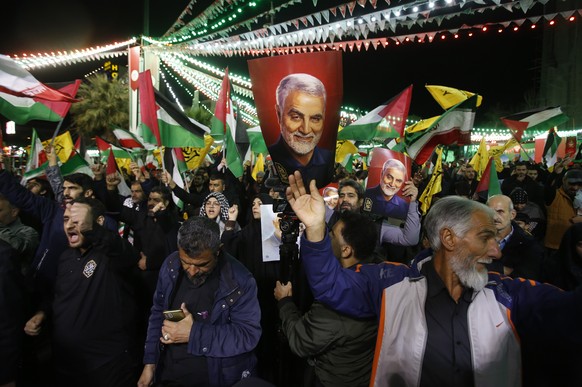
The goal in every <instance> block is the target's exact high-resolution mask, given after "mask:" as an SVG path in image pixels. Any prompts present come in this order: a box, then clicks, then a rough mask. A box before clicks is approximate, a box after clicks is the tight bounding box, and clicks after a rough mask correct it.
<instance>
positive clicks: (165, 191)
mask: <svg viewBox="0 0 582 387" xmlns="http://www.w3.org/2000/svg"><path fill="white" fill-rule="evenodd" d="M154 192H155V193H158V194H160V196H161V197H162V200H164V201H167V202H168V206H167V208H172V207H173V206H174V201H173V200H172V191H170V189H169V188H168V187H166V186H163V185H156V186H154V187H153V188H152V189H151V191H150V193H154ZM148 196H149V195H148Z"/></svg>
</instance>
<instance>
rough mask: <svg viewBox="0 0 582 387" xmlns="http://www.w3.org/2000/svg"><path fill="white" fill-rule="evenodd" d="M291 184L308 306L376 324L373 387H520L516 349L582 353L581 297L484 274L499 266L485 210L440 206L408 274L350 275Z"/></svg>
mask: <svg viewBox="0 0 582 387" xmlns="http://www.w3.org/2000/svg"><path fill="white" fill-rule="evenodd" d="M289 182H290V187H289V188H288V189H287V200H288V201H289V203H290V204H291V206H292V208H293V211H294V212H295V214H296V215H297V216H298V217H299V219H300V220H301V221H302V222H303V223H304V224H305V233H304V236H303V237H302V241H301V254H302V262H303V265H304V268H305V272H306V275H307V278H308V281H309V284H310V286H311V288H312V291H313V295H314V297H315V298H316V299H317V300H319V301H321V302H323V303H325V304H327V305H328V306H330V307H332V308H334V309H335V310H337V311H339V312H342V313H346V314H348V315H351V316H354V317H360V318H363V317H369V316H374V315H375V316H378V318H379V321H380V324H379V330H378V342H377V346H376V354H375V358H374V365H373V370H372V379H371V383H370V385H374V386H394V385H398V386H401V385H407V386H494V385H503V386H520V385H522V375H523V374H522V364H521V345H523V344H524V343H527V342H535V343H539V344H540V345H544V344H548V343H554V349H555V347H556V345H555V343H558V344H561V345H562V347H564V348H569V347H574V346H577V347H579V346H580V345H581V344H582V328H581V327H582V292H581V291H582V289H577V291H575V292H563V291H561V290H559V289H557V288H555V287H553V286H549V285H542V284H539V283H537V282H535V281H531V280H529V281H528V280H523V279H511V278H509V277H503V276H500V275H499V274H496V273H487V269H486V265H487V264H489V263H491V262H492V261H493V260H494V259H498V258H499V257H500V251H499V245H498V243H497V241H496V235H497V229H496V227H495V222H494V219H495V214H494V212H493V210H491V209H490V208H488V207H487V206H485V205H483V204H481V203H478V202H476V201H471V200H468V199H464V198H460V197H455V196H451V197H446V198H443V199H441V200H439V201H438V202H437V203H435V204H434V206H433V208H431V210H430V212H429V214H428V215H427V217H426V219H425V222H424V227H425V233H426V235H427V237H428V240H429V243H430V246H431V250H429V251H425V252H422V253H421V254H419V256H417V257H416V258H415V259H414V261H413V262H412V265H411V267H408V266H406V265H400V264H394V263H389V262H387V263H382V264H378V265H363V266H362V267H360V270H358V271H356V272H354V271H350V270H345V269H342V267H341V266H340V265H339V263H338V262H337V260H336V259H335V258H334V255H333V252H332V248H331V243H330V238H329V236H328V235H327V232H326V231H327V230H326V225H325V204H324V203H323V199H322V197H321V195H319V193H318V191H317V187H316V186H315V182H314V181H312V182H311V187H310V192H311V193H310V194H307V193H306V188H305V186H304V184H303V181H302V179H301V174H300V173H295V175H294V176H292V177H290V179H289ZM556 353H559V352H556ZM523 371H524V372H523V373H524V374H525V373H526V372H527V371H528V370H527V369H523ZM565 371H567V370H564V372H565ZM561 382H562V381H557V382H556V384H560V385H562V384H563V383H561Z"/></svg>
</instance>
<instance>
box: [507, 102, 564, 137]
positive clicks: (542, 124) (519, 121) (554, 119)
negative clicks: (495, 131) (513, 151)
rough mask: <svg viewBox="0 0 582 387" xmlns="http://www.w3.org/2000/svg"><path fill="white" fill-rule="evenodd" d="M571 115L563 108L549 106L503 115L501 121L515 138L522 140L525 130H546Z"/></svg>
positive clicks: (561, 122)
mask: <svg viewBox="0 0 582 387" xmlns="http://www.w3.org/2000/svg"><path fill="white" fill-rule="evenodd" d="M568 119H569V117H568V116H567V115H565V114H564V113H563V112H562V108H561V107H559V106H557V107H547V108H540V109H535V110H530V111H526V112H521V113H516V114H513V115H511V116H507V117H502V118H501V121H502V122H503V123H504V124H505V126H507V127H508V128H509V129H511V132H512V133H513V135H514V137H515V139H516V140H517V141H521V137H522V136H523V132H525V131H526V130H527V131H528V132H534V131H537V132H545V131H546V130H549V129H550V128H553V127H554V126H558V125H560V124H563V123H564V122H566V121H568Z"/></svg>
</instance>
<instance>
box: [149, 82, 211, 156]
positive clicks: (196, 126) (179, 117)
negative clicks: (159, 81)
mask: <svg viewBox="0 0 582 387" xmlns="http://www.w3.org/2000/svg"><path fill="white" fill-rule="evenodd" d="M154 97H155V104H156V109H157V110H156V117H157V120H158V128H159V130H160V136H161V141H162V145H163V146H167V147H171V148H182V147H196V148H199V147H204V135H205V134H206V133H210V128H209V127H207V126H205V125H202V124H201V123H199V122H198V121H196V120H194V119H192V118H190V117H188V116H186V114H184V112H183V111H182V110H181V108H180V107H178V105H176V104H174V103H172V102H170V101H169V100H168V99H167V98H166V97H164V96H163V95H162V94H161V93H160V92H159V91H157V90H155V89H154ZM147 135H148V132H147V131H144V132H143V133H142V136H143V138H144V140H145V141H148V142H152V141H150V138H148V137H146V136H147Z"/></svg>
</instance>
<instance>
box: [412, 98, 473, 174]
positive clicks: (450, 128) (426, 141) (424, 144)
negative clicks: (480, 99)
mask: <svg viewBox="0 0 582 387" xmlns="http://www.w3.org/2000/svg"><path fill="white" fill-rule="evenodd" d="M476 110H477V96H476V95H474V96H472V97H471V98H469V99H467V100H465V101H463V102H461V103H459V104H457V105H455V106H453V107H452V108H450V109H449V110H447V111H446V112H444V113H443V114H442V115H440V116H436V117H432V118H429V119H426V120H422V121H419V122H417V123H416V124H414V125H411V126H409V127H407V128H406V130H405V135H404V142H405V145H406V151H407V152H408V154H409V156H410V157H411V158H412V159H414V161H415V162H416V164H418V165H422V164H424V163H425V162H426V160H428V158H429V157H430V155H431V154H432V152H433V150H434V148H435V147H436V146H437V145H439V144H440V145H450V144H454V143H458V144H466V143H468V142H469V141H470V139H471V129H472V128H473V122H474V121H475V112H476Z"/></svg>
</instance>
